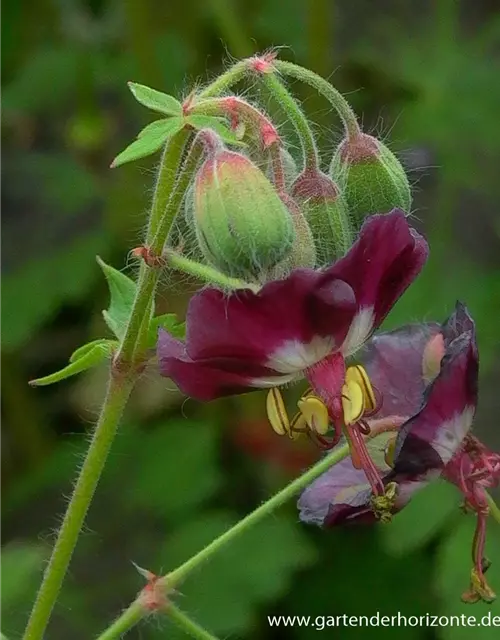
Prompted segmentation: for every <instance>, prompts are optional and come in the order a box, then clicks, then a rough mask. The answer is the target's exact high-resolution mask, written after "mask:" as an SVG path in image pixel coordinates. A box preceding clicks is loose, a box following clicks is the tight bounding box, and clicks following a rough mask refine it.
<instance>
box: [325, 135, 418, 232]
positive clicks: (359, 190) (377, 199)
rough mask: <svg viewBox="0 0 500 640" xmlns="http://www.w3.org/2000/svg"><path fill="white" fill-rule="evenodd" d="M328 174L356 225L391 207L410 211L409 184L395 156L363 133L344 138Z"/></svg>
mask: <svg viewBox="0 0 500 640" xmlns="http://www.w3.org/2000/svg"><path fill="white" fill-rule="evenodd" d="M331 175H332V177H333V179H334V180H337V181H338V183H339V185H340V187H341V189H342V192H343V194H344V196H345V198H346V201H347V205H348V207H349V212H350V214H351V215H352V216H353V218H354V220H355V221H356V222H357V224H358V225H360V224H362V222H363V220H364V219H365V217H366V216H369V215H371V214H374V213H387V212H389V211H391V210H392V209H394V208H399V209H402V210H403V211H406V212H408V213H409V211H410V207H411V190H410V183H409V182H408V178H407V177H406V173H405V171H404V169H403V167H402V166H401V163H400V162H399V160H398V159H397V158H396V156H395V155H394V154H393V153H392V151H390V150H389V148H388V147H386V146H385V144H383V143H382V142H380V140H377V139H376V138H374V137H373V136H369V135H367V134H366V133H361V134H360V135H358V136H356V137H354V138H346V139H345V140H343V141H342V142H341V143H340V146H339V147H338V149H337V151H336V153H335V156H334V158H333V160H332V165H331Z"/></svg>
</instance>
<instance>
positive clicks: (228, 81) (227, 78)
mask: <svg viewBox="0 0 500 640" xmlns="http://www.w3.org/2000/svg"><path fill="white" fill-rule="evenodd" d="M247 72H248V60H240V61H239V62H237V63H236V64H234V65H233V66H232V67H230V68H229V69H228V70H227V71H226V72H225V73H223V74H222V75H220V76H219V77H218V78H216V79H215V80H214V81H213V82H211V83H210V84H209V85H208V86H206V87H205V89H203V91H200V93H198V94H197V98H198V99H202V98H211V97H212V96H217V95H219V94H220V93H223V92H224V91H225V90H226V89H228V88H229V87H231V86H232V85H233V84H236V83H237V82H239V81H240V80H242V79H243V78H244V77H245V74H246V73H247Z"/></svg>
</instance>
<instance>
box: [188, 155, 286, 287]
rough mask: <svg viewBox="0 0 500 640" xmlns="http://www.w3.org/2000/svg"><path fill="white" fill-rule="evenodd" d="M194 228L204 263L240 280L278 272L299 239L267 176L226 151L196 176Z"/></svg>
mask: <svg viewBox="0 0 500 640" xmlns="http://www.w3.org/2000/svg"><path fill="white" fill-rule="evenodd" d="M194 223H195V228H196V235H197V238H198V242H199V245H200V248H201V250H202V252H203V254H204V256H205V258H206V259H207V260H208V261H209V262H210V263H212V264H213V265H214V266H215V267H217V268H218V269H220V270H221V271H223V272H224V273H226V274H228V275H231V276H236V277H243V278H248V277H258V276H259V275H260V274H262V272H265V271H266V270H268V269H270V268H272V267H274V266H275V265H276V264H277V263H279V262H280V261H282V260H283V259H285V258H286V257H287V255H289V253H290V251H291V249H292V246H293V243H294V239H295V232H294V228H293V223H292V219H291V216H290V214H289V212H288V210H287V208H286V207H285V205H284V204H283V202H282V201H281V200H280V197H279V195H278V193H277V192H276V190H275V189H274V187H273V185H272V184H271V183H270V182H269V180H268V179H267V178H266V176H265V175H264V174H263V173H262V171H261V170H260V169H259V168H258V167H257V166H256V165H255V164H253V163H252V162H251V161H250V160H249V159H248V158H246V157H245V156H244V155H242V154H239V153H234V152H232V151H228V150H227V149H225V148H223V147H219V148H215V149H214V150H213V151H212V153H211V155H210V157H209V158H208V159H207V160H206V161H205V162H204V164H203V165H202V166H201V168H200V170H199V172H198V174H197V176H196V180H195V192H194Z"/></svg>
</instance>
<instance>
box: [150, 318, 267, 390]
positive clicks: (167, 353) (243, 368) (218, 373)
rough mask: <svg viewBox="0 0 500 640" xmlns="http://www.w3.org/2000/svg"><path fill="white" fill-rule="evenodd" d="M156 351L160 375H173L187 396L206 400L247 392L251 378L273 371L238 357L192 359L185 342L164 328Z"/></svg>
mask: <svg viewBox="0 0 500 640" xmlns="http://www.w3.org/2000/svg"><path fill="white" fill-rule="evenodd" d="M158 353H159V360H160V371H161V374H162V375H163V376H166V377H168V378H172V380H174V381H175V383H176V384H177V386H178V387H179V389H180V390H181V391H182V392H183V393H184V394H186V395H187V396H191V397H192V398H197V399H198V400H202V401H205V402H206V401H209V400H214V399H215V398H220V397H222V396H226V395H235V394H239V393H247V392H248V391H250V388H249V387H250V386H252V381H253V380H255V379H257V378H266V377H267V378H269V377H270V376H272V375H273V374H274V372H272V371H270V370H269V369H266V368H265V367H261V366H259V365H252V364H248V363H245V362H242V361H241V360H240V359H238V358H208V359H205V360H200V361H193V360H192V359H191V358H190V357H189V356H188V355H187V353H186V348H185V345H184V343H183V342H181V341H180V340H176V339H175V338H173V337H172V336H171V335H170V334H169V333H168V332H167V331H165V330H163V329H160V332H159V334H158Z"/></svg>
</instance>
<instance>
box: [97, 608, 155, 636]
mask: <svg viewBox="0 0 500 640" xmlns="http://www.w3.org/2000/svg"><path fill="white" fill-rule="evenodd" d="M146 615H147V612H146V611H144V606H143V605H142V603H141V601H140V599H137V600H136V601H135V602H133V603H132V604H131V605H130V607H128V608H127V609H126V610H125V611H124V612H123V613H122V615H121V616H120V617H118V618H117V619H116V620H115V621H114V622H113V623H112V624H111V625H110V626H109V627H108V628H107V629H106V630H105V631H104V632H103V633H101V635H100V636H99V637H98V639H97V640H116V638H121V637H122V636H123V635H124V634H125V633H127V631H129V630H130V629H132V627H135V625H136V624H139V622H140V621H141V620H142V619H143V618H145V617H146Z"/></svg>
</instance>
